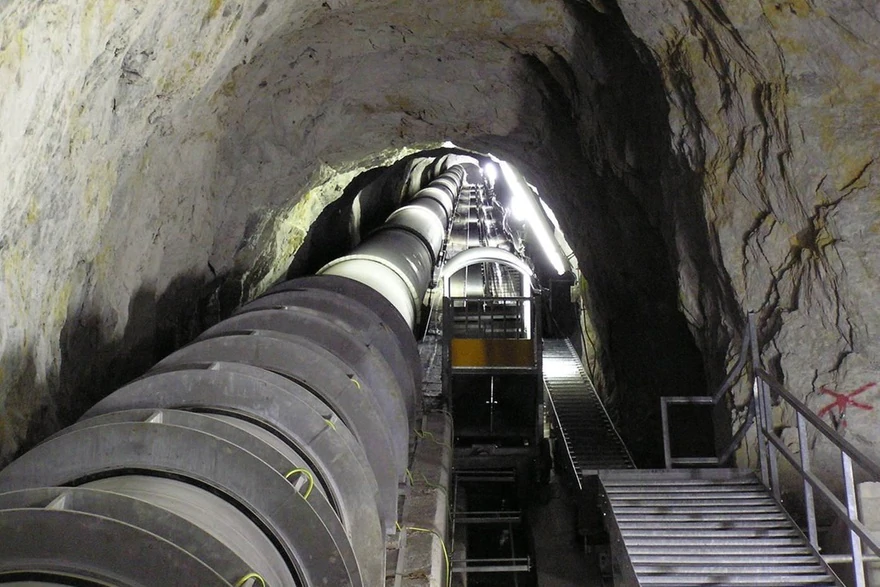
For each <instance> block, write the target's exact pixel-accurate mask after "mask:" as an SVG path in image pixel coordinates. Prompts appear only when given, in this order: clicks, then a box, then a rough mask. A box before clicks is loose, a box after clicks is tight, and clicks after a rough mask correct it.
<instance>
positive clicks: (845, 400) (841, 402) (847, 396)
mask: <svg viewBox="0 0 880 587" xmlns="http://www.w3.org/2000/svg"><path fill="white" fill-rule="evenodd" d="M876 385H877V383H876V382H871V383H866V384H865V385H863V386H861V387H859V388H858V389H856V390H854V391H851V392H849V393H838V392H836V391H833V390H830V389H828V388H827V387H825V386H822V387H820V388H819V391H821V392H822V393H824V394H825V395H830V396H832V397H833V398H834V401H833V402H831V403H830V404H828V405H827V406H825V407H824V408H822V409H821V410H819V416H820V417H821V416H824V415H825V414H827V413H828V412H830V411H831V410H833V409H834V408H837V415H838V417H839V418H840V422H841V425H843V426H846V414H845V412H846V407H847V406H855V407H857V408H861V409H863V410H873V409H874V406H871V405H868V404H863V403H862V402H857V401H856V400H854V399H853V398H854V397H855V396H857V395H859V394H860V393H864V392H866V391H868V390H869V389H871V388H872V387H875V386H876ZM831 417H832V418H834V414H833V413H832V414H831Z"/></svg>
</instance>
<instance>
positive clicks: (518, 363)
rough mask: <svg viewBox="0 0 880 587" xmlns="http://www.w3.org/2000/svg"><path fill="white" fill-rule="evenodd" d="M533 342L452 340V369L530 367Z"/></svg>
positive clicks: (512, 339)
mask: <svg viewBox="0 0 880 587" xmlns="http://www.w3.org/2000/svg"><path fill="white" fill-rule="evenodd" d="M533 344H534V343H533V341H531V340H523V339H515V338H453V339H452V341H451V343H450V353H449V356H450V358H451V360H452V366H453V367H532V366H534V364H535V354H534V346H533Z"/></svg>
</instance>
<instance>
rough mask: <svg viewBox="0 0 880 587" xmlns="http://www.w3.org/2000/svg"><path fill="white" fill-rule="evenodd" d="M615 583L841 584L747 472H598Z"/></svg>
mask: <svg viewBox="0 0 880 587" xmlns="http://www.w3.org/2000/svg"><path fill="white" fill-rule="evenodd" d="M599 480H600V483H601V486H602V493H603V501H604V503H603V507H604V509H605V513H606V521H607V526H608V531H609V534H610V535H611V542H612V554H613V556H614V557H615V558H616V559H617V563H616V564H615V568H616V569H619V571H618V572H619V574H620V577H616V581H615V584H616V585H618V584H619V585H712V586H723V585H731V586H732V585H750V586H753V587H761V586H765V585H766V586H770V585H775V586H781V585H784V586H787V587H797V586H799V585H820V586H823V587H824V586H827V587H831V586H836V587H842V583H840V581H839V580H838V579H837V577H836V576H835V575H834V573H833V572H832V571H831V570H830V569H829V567H828V566H827V565H826V564H825V562H824V561H823V560H822V558H821V557H820V556H819V555H818V554H817V553H816V551H815V550H813V548H812V547H811V546H810V545H809V543H808V542H807V539H806V538H805V537H804V535H803V533H802V532H801V531H800V529H799V528H798V527H797V526H796V525H795V523H794V522H793V521H792V520H791V518H790V517H789V516H788V514H787V513H786V512H785V510H783V509H782V507H781V506H780V505H779V504H778V503H777V502H776V501H775V500H774V499H773V497H772V496H771V495H770V492H769V491H768V490H767V489H766V488H765V487H764V486H763V485H762V484H761V483H760V482H759V481H758V480H757V478H755V476H754V474H753V473H752V472H751V471H741V470H734V469H720V470H719V469H711V470H710V469H704V470H699V469H697V470H675V471H666V470H654V471H633V470H628V471H627V470H616V471H600V472H599Z"/></svg>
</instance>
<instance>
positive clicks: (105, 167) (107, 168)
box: [83, 161, 116, 218]
mask: <svg viewBox="0 0 880 587" xmlns="http://www.w3.org/2000/svg"><path fill="white" fill-rule="evenodd" d="M115 187H116V168H115V167H113V166H112V165H111V163H110V162H109V161H107V162H104V163H99V164H96V165H93V166H92V168H91V169H90V170H89V174H88V178H87V179H86V186H85V189H84V190H83V201H84V203H85V206H84V207H83V214H84V216H85V217H86V218H88V217H89V216H90V215H91V214H92V212H96V213H97V214H98V216H99V217H102V216H104V214H105V213H106V212H107V209H108V208H109V207H110V199H111V197H112V196H113V189H114V188H115Z"/></svg>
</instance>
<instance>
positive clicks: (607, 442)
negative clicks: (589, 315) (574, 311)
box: [543, 339, 634, 479]
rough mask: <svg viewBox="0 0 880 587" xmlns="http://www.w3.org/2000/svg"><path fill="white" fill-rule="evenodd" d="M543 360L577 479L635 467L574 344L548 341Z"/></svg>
mask: <svg viewBox="0 0 880 587" xmlns="http://www.w3.org/2000/svg"><path fill="white" fill-rule="evenodd" d="M543 358H544V387H545V389H546V390H547V394H548V396H549V397H550V404H551V408H552V410H553V417H554V418H555V420H556V422H557V425H558V426H559V428H560V432H561V435H562V439H563V441H564V444H565V449H566V451H567V456H568V458H569V459H570V464H571V465H573V467H574V469H575V471H574V474H575V476H576V477H577V478H578V479H582V478H583V476H584V475H588V474H595V472H596V471H597V470H601V469H632V468H634V465H633V460H632V457H631V456H630V454H629V451H628V450H627V449H626V446H625V445H624V444H623V440H621V438H620V435H619V434H618V433H617V430H616V429H615V428H614V425H613V424H612V423H611V419H610V418H609V417H608V412H606V411H605V406H603V405H602V402H601V400H600V399H599V395H598V394H597V393H596V389H595V388H594V387H593V384H592V382H591V381H590V378H589V377H588V376H587V373H586V371H585V370H584V367H583V365H582V364H581V360H580V358H579V357H578V356H577V353H575V350H574V348H573V347H572V346H571V343H570V342H569V341H568V340H566V339H545V340H544V355H543Z"/></svg>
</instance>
